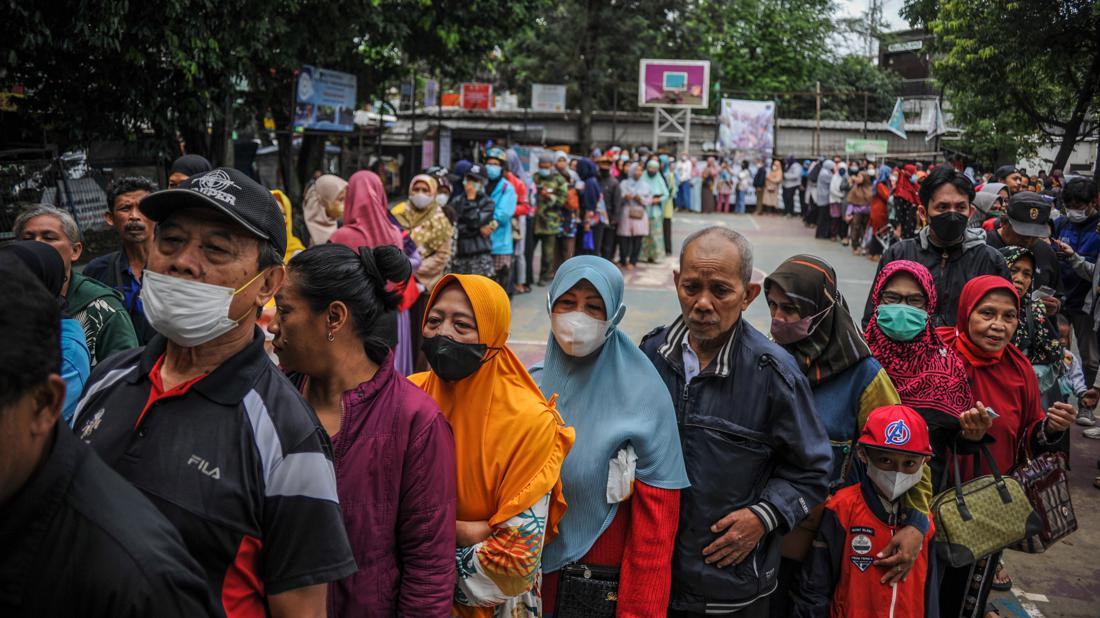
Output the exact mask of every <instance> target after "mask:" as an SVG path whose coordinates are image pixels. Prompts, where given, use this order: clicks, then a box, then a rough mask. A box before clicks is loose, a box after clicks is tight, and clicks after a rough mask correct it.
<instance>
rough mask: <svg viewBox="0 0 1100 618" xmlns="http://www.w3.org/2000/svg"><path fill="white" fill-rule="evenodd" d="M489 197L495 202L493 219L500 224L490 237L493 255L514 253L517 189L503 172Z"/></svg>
mask: <svg viewBox="0 0 1100 618" xmlns="http://www.w3.org/2000/svg"><path fill="white" fill-rule="evenodd" d="M489 197H490V198H491V199H492V200H493V204H494V207H493V219H495V220H496V222H497V225H498V226H497V229H496V230H494V231H493V234H492V235H491V236H490V237H489V238H490V239H492V241H493V255H512V251H513V248H514V247H513V245H512V215H514V214H515V213H516V190H515V189H514V188H513V187H512V183H510V182H508V179H507V178H505V177H504V175H503V174H501V176H500V179H499V180H498V181H497V186H495V187H493V192H492V193H491V194H489Z"/></svg>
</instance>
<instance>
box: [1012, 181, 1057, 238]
mask: <svg viewBox="0 0 1100 618" xmlns="http://www.w3.org/2000/svg"><path fill="white" fill-rule="evenodd" d="M1005 211H1006V213H1005V214H1007V215H1008V220H1009V221H1010V222H1011V223H1012V231H1014V232H1016V233H1017V234H1019V235H1021V236H1037V237H1045V236H1050V225H1049V223H1050V204H1049V203H1048V202H1047V201H1046V200H1044V199H1043V196H1041V195H1039V194H1038V193H1034V192H1032V191H1020V192H1019V193H1017V194H1015V195H1013V196H1012V197H1011V198H1009V200H1008V207H1007V208H1006V209H1005Z"/></svg>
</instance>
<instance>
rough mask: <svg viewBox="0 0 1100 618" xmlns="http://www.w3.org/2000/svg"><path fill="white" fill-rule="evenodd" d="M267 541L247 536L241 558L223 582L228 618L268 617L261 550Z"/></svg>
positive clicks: (242, 544) (223, 603)
mask: <svg viewBox="0 0 1100 618" xmlns="http://www.w3.org/2000/svg"><path fill="white" fill-rule="evenodd" d="M262 549H263V542H262V541H260V539H257V538H256V537H254V536H248V535H245V536H244V538H242V539H241V544H240V546H239V547H238V548H237V556H236V557H235V558H233V562H232V563H230V564H229V568H228V569H226V571H225V579H224V580H222V608H223V609H225V618H266V616H267V610H266V609H265V608H264V582H263V580H262V579H260V574H259V567H260V551H261V550H262Z"/></svg>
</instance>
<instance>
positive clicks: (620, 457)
mask: <svg viewBox="0 0 1100 618" xmlns="http://www.w3.org/2000/svg"><path fill="white" fill-rule="evenodd" d="M637 466H638V455H636V454H635V453H634V447H633V446H631V445H629V444H627V445H626V448H622V449H619V452H618V453H616V454H615V456H614V457H612V458H611V461H610V462H609V464H608V466H607V503H608V504H618V503H620V502H623V501H625V500H627V499H628V498H630V496H631V494H633V493H634V470H635V469H636V468H637Z"/></svg>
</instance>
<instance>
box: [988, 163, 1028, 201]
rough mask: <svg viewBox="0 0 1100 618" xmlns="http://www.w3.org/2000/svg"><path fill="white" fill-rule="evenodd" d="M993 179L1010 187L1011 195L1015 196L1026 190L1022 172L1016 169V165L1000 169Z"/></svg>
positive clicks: (1004, 166)
mask: <svg viewBox="0 0 1100 618" xmlns="http://www.w3.org/2000/svg"><path fill="white" fill-rule="evenodd" d="M993 178H994V180H995V181H996V182H1002V183H1004V184H1005V186H1006V187H1008V194H1009V195H1015V194H1016V193H1019V192H1020V190H1021V189H1023V188H1024V176H1023V174H1021V173H1020V170H1018V169H1016V166H1015V165H1002V166H1001V167H998V168H997V171H995V172H993Z"/></svg>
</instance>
